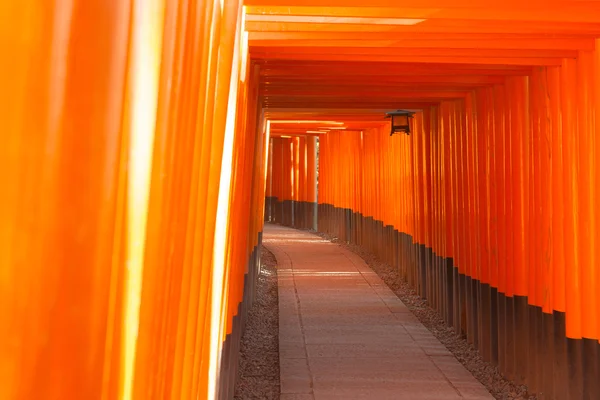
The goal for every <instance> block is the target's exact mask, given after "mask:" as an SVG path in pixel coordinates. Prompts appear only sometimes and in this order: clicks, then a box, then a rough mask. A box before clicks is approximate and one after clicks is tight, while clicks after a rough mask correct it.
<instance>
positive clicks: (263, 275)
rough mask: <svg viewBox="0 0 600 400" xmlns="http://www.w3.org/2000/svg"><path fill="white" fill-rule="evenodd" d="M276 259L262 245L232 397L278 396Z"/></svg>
mask: <svg viewBox="0 0 600 400" xmlns="http://www.w3.org/2000/svg"><path fill="white" fill-rule="evenodd" d="M278 338H279V300H278V298H277V260H275V256H273V254H272V253H271V252H270V251H269V250H267V249H266V248H265V247H264V246H263V247H262V250H261V268H260V274H259V276H258V283H257V286H256V297H255V300H254V304H253V305H252V308H251V309H250V312H249V313H248V320H247V322H246V331H245V332H244V335H243V336H242V343H241V346H240V365H239V372H238V381H237V384H236V386H235V396H234V398H235V399H236V400H246V399H265V400H275V399H279V392H280V388H279V339H278Z"/></svg>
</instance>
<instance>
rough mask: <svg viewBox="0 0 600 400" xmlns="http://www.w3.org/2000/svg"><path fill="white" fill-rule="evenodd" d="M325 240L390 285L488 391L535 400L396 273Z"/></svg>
mask: <svg viewBox="0 0 600 400" xmlns="http://www.w3.org/2000/svg"><path fill="white" fill-rule="evenodd" d="M317 234H318V235H319V236H321V237H322V238H324V239H327V240H329V241H331V242H333V243H337V244H339V245H340V246H344V247H345V248H347V249H348V250H350V251H352V252H353V253H355V254H357V255H359V256H360V257H361V258H362V259H363V260H365V262H366V263H367V265H368V266H369V267H371V269H373V271H375V273H377V275H379V277H380V278H381V279H382V280H383V281H384V282H385V283H386V285H388V286H389V288H390V289H392V291H393V292H394V293H396V296H398V298H400V300H402V302H404V304H406V306H407V307H408V308H409V309H410V311H411V312H412V313H413V314H414V315H415V316H416V317H417V318H418V319H419V321H421V323H422V324H423V325H425V327H426V328H427V329H429V330H430V331H431V333H433V335H434V336H435V337H437V338H438V340H439V341H440V342H442V343H443V344H444V346H446V348H448V350H449V351H450V352H451V353H452V354H454V356H455V357H456V358H457V359H458V361H459V362H460V363H461V364H463V365H464V366H465V368H466V369H467V370H469V372H471V373H472V374H473V376H474V377H475V378H476V379H477V380H478V381H479V382H481V383H482V384H483V385H484V386H485V387H486V388H487V389H488V390H489V392H490V393H491V394H492V395H493V396H494V397H495V398H496V399H499V400H535V399H536V397H535V396H530V395H528V394H527V387H526V386H521V385H516V384H514V383H513V382H511V381H509V380H507V379H505V378H504V377H503V376H502V374H501V373H500V372H499V371H498V369H497V368H496V367H495V366H494V365H492V364H490V363H488V362H487V361H484V360H483V358H482V357H481V355H480V354H479V351H477V349H475V348H474V347H473V346H471V345H470V344H469V343H467V341H466V339H464V338H462V337H460V336H457V335H456V334H455V333H454V330H453V329H452V328H450V327H448V326H447V325H446V323H445V322H444V320H443V319H442V318H441V317H440V316H439V315H438V314H437V313H436V312H435V311H434V310H433V309H431V308H430V307H429V306H428V305H427V301H425V300H424V299H422V298H421V297H419V295H418V294H417V293H416V292H415V291H414V290H413V289H412V288H411V287H410V286H409V285H408V283H406V282H405V281H404V280H402V278H401V277H400V276H399V275H398V273H397V271H396V270H395V269H394V268H393V267H392V266H391V265H389V264H386V263H384V262H382V261H381V260H379V259H378V258H377V257H375V256H374V255H373V254H371V253H368V252H366V251H365V250H363V249H362V248H360V247H359V246H357V245H354V244H346V243H343V242H340V241H338V240H337V238H335V237H333V236H330V235H327V234H324V233H317Z"/></svg>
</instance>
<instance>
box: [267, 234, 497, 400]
mask: <svg viewBox="0 0 600 400" xmlns="http://www.w3.org/2000/svg"><path fill="white" fill-rule="evenodd" d="M263 242H264V244H265V246H266V247H267V248H268V249H269V250H271V251H272V252H273V254H274V255H275V257H276V258H277V264H278V276H279V355H280V367H281V393H282V394H281V400H313V399H314V400H326V399H327V400H328V399H344V400H352V399H369V400H385V399H407V400H423V399H427V400H445V399H482V400H483V399H493V397H492V395H491V394H489V393H488V392H487V390H486V389H485V388H484V387H483V386H482V385H481V384H480V383H479V382H478V381H477V380H476V379H475V378H474V377H473V376H472V375H471V374H470V373H469V372H468V371H467V370H466V369H465V368H464V367H463V366H462V365H461V364H460V363H459V362H458V361H457V360H456V359H455V358H454V356H453V355H452V354H451V353H450V352H449V351H448V350H447V349H446V348H445V347H444V346H443V345H442V344H441V343H440V342H439V341H438V340H437V339H436V338H435V337H434V336H433V335H432V334H431V333H430V332H429V331H428V330H427V329H426V328H425V327H424V326H423V325H422V324H421V323H420V322H419V321H418V320H417V319H416V317H415V316H413V314H412V313H411V312H410V311H409V310H408V309H407V308H406V306H405V305H404V304H403V303H402V302H401V301H400V299H398V297H396V295H395V294H394V293H393V292H392V291H391V290H390V289H389V288H388V287H387V286H386V285H385V283H384V282H383V281H382V280H381V279H380V278H379V277H378V276H377V275H376V274H375V273H374V272H373V271H372V270H371V269H370V268H369V267H368V266H367V265H366V264H365V262H364V261H363V260H362V259H361V258H360V257H358V256H357V255H355V254H354V253H351V252H349V251H348V250H346V249H344V248H342V247H341V246H339V245H337V244H333V243H330V242H327V241H325V240H323V239H321V238H320V237H318V236H315V235H311V234H310V233H307V232H303V231H297V230H294V229H289V228H284V227H280V226H273V225H266V226H265V231H264V241H263Z"/></svg>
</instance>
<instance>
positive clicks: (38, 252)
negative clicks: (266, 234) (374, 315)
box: [0, 0, 600, 400]
mask: <svg viewBox="0 0 600 400" xmlns="http://www.w3.org/2000/svg"><path fill="white" fill-rule="evenodd" d="M0 16H2V23H0V38H1V40H2V48H3V50H4V51H3V56H2V57H3V62H1V63H0V88H2V89H1V93H2V95H1V96H0V101H1V102H2V104H1V105H0V115H1V121H2V123H3V130H2V138H3V139H4V140H3V145H2V146H0V164H1V166H2V171H3V172H4V175H3V184H2V195H1V196H0V199H1V200H0V201H1V202H2V206H1V207H0V227H1V229H0V304H1V305H2V306H1V308H2V311H1V312H0V327H2V329H1V330H0V398H1V399H10V400H12V399H36V400H40V399H100V398H102V399H117V398H119V399H121V398H123V399H132V398H134V399H159V398H160V399H162V398H172V399H188V398H198V399H217V398H221V399H227V398H231V397H232V396H233V393H232V387H233V383H234V382H235V379H236V373H237V363H238V350H239V340H240V336H241V334H242V332H243V327H244V323H245V320H246V314H247V310H248V308H249V306H250V305H251V304H252V301H253V297H254V287H255V282H256V279H257V269H258V266H259V258H260V257H259V255H260V252H259V248H260V243H261V237H262V234H261V232H262V229H263V224H264V221H271V222H276V223H281V224H283V225H288V226H292V227H296V228H301V229H316V230H318V231H321V232H326V233H329V234H332V235H335V236H337V237H338V238H339V239H340V240H341V241H345V242H348V243H354V244H357V245H359V246H361V247H363V248H364V249H366V250H368V251H371V252H373V253H375V254H376V255H377V256H378V257H379V258H381V259H382V260H384V261H386V262H388V263H390V264H392V265H394V266H395V267H396V268H397V270H398V271H399V273H400V274H401V275H402V277H404V278H405V279H406V280H407V281H408V282H409V283H410V284H411V285H412V286H413V287H414V288H415V289H416V290H417V291H418V293H419V294H420V295H421V296H422V297H424V298H426V299H427V300H428V302H429V304H430V305H431V306H432V307H433V308H435V310H437V312H438V313H439V314H440V315H441V316H443V318H445V320H446V322H447V323H448V324H449V325H450V326H452V327H454V329H455V331H456V333H457V334H463V335H465V336H466V338H467V340H468V341H469V342H470V343H472V344H473V345H474V346H476V347H477V348H478V349H479V351H480V353H481V354H482V356H483V357H484V358H485V359H486V360H487V361H489V362H491V363H493V364H495V365H497V366H498V368H499V371H500V372H501V373H502V374H504V375H505V376H506V377H508V378H509V379H511V380H513V381H516V382H518V383H524V384H526V385H528V387H529V391H530V392H531V393H539V394H542V393H543V396H545V397H544V398H552V399H560V400H563V399H571V400H575V399H577V400H578V399H598V398H600V343H599V340H600V250H599V249H600V207H599V205H600V161H598V160H599V159H600V139H599V136H598V134H599V133H600V40H599V39H598V38H599V37H600V2H598V1H593V0H590V1H577V0H544V1H541V0H527V1H520V0H503V1H499V0H481V1H477V2H474V1H472V0H422V1H418V2H414V1H412V2H408V1H404V0H370V1H355V0H343V1H342V0H304V1H302V0H245V1H242V0H225V1H224V0H146V1H141V0H102V1H101V0H69V1H66V0H65V1H63V0H55V1H46V0H25V1H23V0H20V1H17V0H8V1H4V2H2V4H1V5H0ZM400 109H402V110H409V111H411V112H414V113H415V114H414V118H412V119H410V124H411V125H410V134H404V133H396V134H393V135H390V130H391V128H390V124H391V121H390V119H388V118H386V113H389V112H392V111H396V110H400Z"/></svg>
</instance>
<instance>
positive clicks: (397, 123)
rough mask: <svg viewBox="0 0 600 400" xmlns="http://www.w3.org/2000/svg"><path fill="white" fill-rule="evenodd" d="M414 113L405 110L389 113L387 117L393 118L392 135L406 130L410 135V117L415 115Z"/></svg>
mask: <svg viewBox="0 0 600 400" xmlns="http://www.w3.org/2000/svg"><path fill="white" fill-rule="evenodd" d="M414 114H415V113H414V112H410V111H403V110H398V111H393V112H389V113H387V114H386V115H387V117H386V118H391V119H392V124H391V125H392V129H391V132H390V136H392V135H393V134H394V133H398V132H404V133H406V134H407V135H410V119H411V118H412V117H413V115H414Z"/></svg>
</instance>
